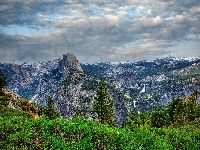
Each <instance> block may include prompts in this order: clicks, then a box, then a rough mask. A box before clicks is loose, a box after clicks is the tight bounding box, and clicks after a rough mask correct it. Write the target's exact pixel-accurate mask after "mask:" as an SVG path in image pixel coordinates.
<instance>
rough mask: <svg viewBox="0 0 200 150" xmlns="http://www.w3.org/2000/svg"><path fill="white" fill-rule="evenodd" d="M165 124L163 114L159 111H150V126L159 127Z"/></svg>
mask: <svg viewBox="0 0 200 150" xmlns="http://www.w3.org/2000/svg"><path fill="white" fill-rule="evenodd" d="M164 125H165V120H164V116H163V114H162V113H161V112H159V111H152V113H151V126H153V127H156V128H160V127H163V126H164Z"/></svg>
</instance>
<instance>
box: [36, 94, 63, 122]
mask: <svg viewBox="0 0 200 150" xmlns="http://www.w3.org/2000/svg"><path fill="white" fill-rule="evenodd" d="M40 110H41V109H40ZM42 113H43V114H44V115H45V116H46V117H48V118H49V119H55V118H57V117H60V114H59V112H58V110H57V109H56V108H55V107H54V102H53V100H52V98H51V97H48V99H47V106H46V107H44V108H43V109H42Z"/></svg>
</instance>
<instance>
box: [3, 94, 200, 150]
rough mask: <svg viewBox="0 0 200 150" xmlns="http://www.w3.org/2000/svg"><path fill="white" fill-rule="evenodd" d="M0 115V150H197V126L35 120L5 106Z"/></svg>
mask: <svg viewBox="0 0 200 150" xmlns="http://www.w3.org/2000/svg"><path fill="white" fill-rule="evenodd" d="M0 100H2V99H1V98H0ZM0 112H1V113H0V119H1V121H0V145H1V149H2V150H8V149H9V150H12V149H63V150H64V149H67V150H74V149H91V150H92V149H94V150H100V149H102V150H104V149H109V150H120V149H127V150H129V149H148V150H149V149H162V150H167V149H170V150H173V149H174V150H175V149H185V150H186V149H191V150H198V149H199V148H200V127H199V125H194V124H185V125H178V126H168V127H162V128H155V127H151V126H150V125H148V124H144V125H140V126H137V125H136V124H132V125H128V126H126V127H124V128H117V127H112V126H106V125H102V124H99V123H98V122H96V121H92V120H87V119H84V118H80V117H78V118H72V119H69V120H65V119H61V118H57V119H54V120H49V119H48V118H46V117H40V118H38V119H36V120H35V119H31V118H30V116H29V115H28V114H27V113H26V112H24V111H19V110H16V109H12V108H8V107H0ZM138 119H139V118H138Z"/></svg>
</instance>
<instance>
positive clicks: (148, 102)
mask: <svg viewBox="0 0 200 150" xmlns="http://www.w3.org/2000/svg"><path fill="white" fill-rule="evenodd" d="M0 69H1V70H2V72H3V73H4V75H5V76H6V77H7V82H8V89H9V90H10V91H12V92H14V93H16V94H17V95H18V96H19V97H24V98H27V99H29V100H31V101H32V102H34V103H35V104H37V105H38V106H40V105H45V104H46V99H47V98H48V96H51V97H52V98H53V100H54V104H55V106H56V107H57V108H58V110H59V112H60V115H61V116H62V117H63V118H70V117H72V116H73V115H74V114H75V112H76V111H77V110H78V109H82V110H83V111H85V113H86V117H87V118H92V117H94V116H95V114H93V112H92V101H93V97H94V95H95V92H96V90H97V86H98V82H99V81H100V79H103V80H105V81H106V82H107V84H108V89H109V94H110V96H111V98H112V99H113V101H114V110H115V114H116V117H115V119H116V123H117V124H118V125H121V124H122V123H123V122H124V120H126V118H127V117H128V116H129V112H130V110H132V109H136V110H137V111H138V112H141V111H142V110H151V109H155V108H161V107H163V106H165V105H167V103H168V102H170V101H171V100H172V99H173V98H176V97H184V96H188V95H189V94H191V92H192V91H193V90H195V89H197V90H200V87H199V83H200V80H199V77H200V59H199V58H187V57H183V58H175V57H171V56H170V57H167V58H163V59H157V60H154V61H146V60H144V61H139V62H105V63H104V62H96V63H91V64H80V63H79V61H78V60H77V58H76V57H75V56H74V55H73V54H69V53H67V54H64V55H63V57H62V58H58V59H56V60H53V61H48V62H42V63H40V62H38V63H23V64H9V63H1V64H0ZM198 99H199V98H198Z"/></svg>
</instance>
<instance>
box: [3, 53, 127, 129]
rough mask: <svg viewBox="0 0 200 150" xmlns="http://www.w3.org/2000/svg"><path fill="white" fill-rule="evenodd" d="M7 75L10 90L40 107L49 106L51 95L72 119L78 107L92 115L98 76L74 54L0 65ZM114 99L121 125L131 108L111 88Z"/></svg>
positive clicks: (56, 104)
mask: <svg viewBox="0 0 200 150" xmlns="http://www.w3.org/2000/svg"><path fill="white" fill-rule="evenodd" d="M0 69H1V70H2V72H3V73H4V75H5V76H6V77H7V82H8V89H9V90H10V91H13V92H15V93H17V94H18V95H19V97H25V98H27V99H30V100H31V101H32V102H34V103H35V104H36V105H38V106H44V105H46V100H47V98H48V97H49V96H51V97H52V98H53V101H54V104H55V106H56V107H57V109H58V110H59V113H60V115H61V116H62V117H63V118H71V117H72V116H73V115H75V112H76V111H77V110H78V109H81V110H83V111H84V112H85V113H86V116H87V118H92V117H93V116H94V114H93V113H92V111H91V103H92V100H93V96H94V95H95V92H96V89H97V84H98V82H99V79H98V78H95V77H93V76H91V75H87V74H85V73H84V72H83V71H82V68H81V66H80V64H79V62H78V60H77V59H76V57H75V56H74V55H72V54H69V53H68V54H64V55H63V57H62V58H58V59H56V60H53V61H49V62H45V63H31V64H29V63H24V64H21V65H18V64H0ZM109 93H110V96H111V98H112V99H113V101H114V108H115V114H116V116H115V119H116V123H117V124H118V125H121V124H122V123H123V122H124V120H125V119H126V118H127V117H128V113H129V112H128V109H127V107H126V105H125V103H124V98H123V95H122V94H121V92H120V91H119V90H117V89H115V88H110V89H109Z"/></svg>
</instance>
